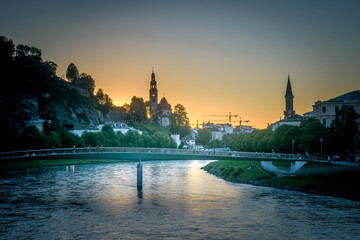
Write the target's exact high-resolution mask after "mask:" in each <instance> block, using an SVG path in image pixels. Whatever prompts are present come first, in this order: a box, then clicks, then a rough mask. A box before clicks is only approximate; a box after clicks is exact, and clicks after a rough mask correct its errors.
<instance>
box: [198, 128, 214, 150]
mask: <svg viewBox="0 0 360 240" xmlns="http://www.w3.org/2000/svg"><path fill="white" fill-rule="evenodd" d="M198 134H199V136H198V137H197V138H196V140H195V141H196V145H203V146H208V145H209V144H210V141H211V132H210V131H209V130H207V129H206V128H203V129H199V132H198Z"/></svg>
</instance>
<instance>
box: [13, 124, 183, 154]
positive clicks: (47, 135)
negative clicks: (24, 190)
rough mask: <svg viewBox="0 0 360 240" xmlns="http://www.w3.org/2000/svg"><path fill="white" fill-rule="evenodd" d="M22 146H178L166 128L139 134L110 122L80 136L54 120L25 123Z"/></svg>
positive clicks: (20, 144) (29, 147)
mask: <svg viewBox="0 0 360 240" xmlns="http://www.w3.org/2000/svg"><path fill="white" fill-rule="evenodd" d="M18 147H19V149H48V148H60V147H63V148H72V147H151V148H176V147H177V146H176V143H175V142H174V140H173V139H172V138H171V137H170V136H169V135H168V134H166V133H164V132H155V133H154V134H151V135H150V134H149V133H148V132H147V131H144V132H142V134H139V133H138V132H137V131H133V130H129V131H128V132H127V133H126V134H122V133H121V132H114V129H113V127H112V126H110V125H104V126H103V128H102V129H101V131H99V132H87V131H85V132H84V133H83V134H82V136H81V137H79V136H78V135H76V134H73V133H71V132H69V131H68V130H56V129H54V126H53V125H52V124H48V123H47V122H45V123H44V126H43V131H39V130H38V129H37V128H36V127H35V126H29V127H25V129H24V130H23V131H22V133H21V137H20V141H19V144H18Z"/></svg>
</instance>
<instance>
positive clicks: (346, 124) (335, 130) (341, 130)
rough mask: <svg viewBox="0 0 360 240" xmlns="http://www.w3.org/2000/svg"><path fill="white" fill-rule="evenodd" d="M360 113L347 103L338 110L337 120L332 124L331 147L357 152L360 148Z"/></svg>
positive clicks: (338, 150) (339, 150)
mask: <svg viewBox="0 0 360 240" xmlns="http://www.w3.org/2000/svg"><path fill="white" fill-rule="evenodd" d="M359 117H360V115H359V114H358V113H357V112H356V111H355V110H354V108H353V107H349V106H347V105H344V106H342V108H341V109H339V110H336V117H335V120H334V121H333V122H332V123H331V126H330V139H331V140H330V141H331V143H330V145H331V149H334V150H336V151H337V152H338V153H341V154H345V153H346V152H352V153H355V152H357V150H358V149H359V128H358V124H357V119H359Z"/></svg>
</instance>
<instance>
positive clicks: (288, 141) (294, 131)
mask: <svg viewBox="0 0 360 240" xmlns="http://www.w3.org/2000/svg"><path fill="white" fill-rule="evenodd" d="M301 134H302V130H301V128H300V127H297V126H292V127H291V128H289V129H288V130H287V131H286V132H285V134H284V135H283V136H282V138H281V141H280V145H281V146H280V147H281V152H283V153H292V144H293V143H292V141H293V140H294V153H296V152H298V151H299V149H298V147H297V146H298V145H299V143H300V137H301Z"/></svg>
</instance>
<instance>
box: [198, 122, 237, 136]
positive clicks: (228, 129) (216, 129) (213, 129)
mask: <svg viewBox="0 0 360 240" xmlns="http://www.w3.org/2000/svg"><path fill="white" fill-rule="evenodd" d="M203 128H204V129H207V130H208V131H209V132H210V133H211V140H222V138H223V136H224V135H226V134H230V133H233V132H234V129H233V127H232V125H231V124H215V123H211V122H208V123H204V124H203Z"/></svg>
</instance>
